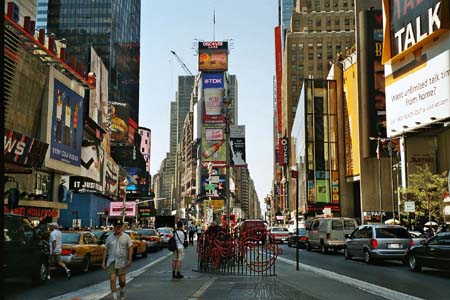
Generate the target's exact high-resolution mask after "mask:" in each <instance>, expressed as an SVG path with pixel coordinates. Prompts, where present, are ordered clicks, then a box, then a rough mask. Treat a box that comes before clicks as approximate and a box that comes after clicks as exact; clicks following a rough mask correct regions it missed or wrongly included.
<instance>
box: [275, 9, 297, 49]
mask: <svg viewBox="0 0 450 300" xmlns="http://www.w3.org/2000/svg"><path fill="white" fill-rule="evenodd" d="M295 1H296V0H278V3H279V4H278V5H279V7H280V23H281V35H282V36H281V41H282V47H283V48H282V49H284V46H285V42H286V34H287V31H288V30H289V28H290V27H291V18H292V12H293V10H294V8H295Z"/></svg>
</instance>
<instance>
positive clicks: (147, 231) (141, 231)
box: [137, 229, 155, 235]
mask: <svg viewBox="0 0 450 300" xmlns="http://www.w3.org/2000/svg"><path fill="white" fill-rule="evenodd" d="M137 232H138V233H139V234H142V235H155V231H154V230H153V229H144V230H138V231H137Z"/></svg>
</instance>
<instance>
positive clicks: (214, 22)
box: [213, 10, 216, 25]
mask: <svg viewBox="0 0 450 300" xmlns="http://www.w3.org/2000/svg"><path fill="white" fill-rule="evenodd" d="M213 24H214V25H215V24H216V10H214V14H213Z"/></svg>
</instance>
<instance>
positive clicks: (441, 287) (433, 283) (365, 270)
mask: <svg viewBox="0 0 450 300" xmlns="http://www.w3.org/2000/svg"><path fill="white" fill-rule="evenodd" d="M280 247H281V248H282V249H283V255H282V257H283V258H287V259H289V260H293V261H295V260H296V253H295V250H296V249H295V248H289V247H288V246H287V245H286V244H283V245H280ZM299 262H300V263H301V264H305V265H310V266H313V267H317V268H321V269H325V270H328V271H332V272H334V273H337V274H342V275H345V276H347V277H351V278H355V279H358V280H361V281H365V282H368V283H371V284H375V285H378V286H382V287H385V288H388V289H391V290H394V291H398V292H401V293H404V294H408V295H411V296H415V297H418V298H422V299H430V300H434V299H436V300H442V299H448V298H449V295H450V284H449V283H450V281H449V279H450V270H449V271H448V272H445V271H440V270H434V269H428V268H423V270H422V272H420V273H414V272H411V271H409V268H408V267H407V266H404V265H403V264H402V263H401V262H399V261H384V262H378V263H377V264H376V265H367V264H365V263H364V262H363V261H357V260H345V258H344V255H343V252H337V253H332V252H331V254H322V253H320V251H314V250H313V251H311V252H308V251H306V250H304V249H299Z"/></svg>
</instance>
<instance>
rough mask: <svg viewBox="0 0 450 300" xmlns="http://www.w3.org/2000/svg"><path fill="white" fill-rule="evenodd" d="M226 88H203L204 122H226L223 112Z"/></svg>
mask: <svg viewBox="0 0 450 300" xmlns="http://www.w3.org/2000/svg"><path fill="white" fill-rule="evenodd" d="M223 96H224V89H204V90H203V123H205V124H218V123H224V115H223V113H222V107H223Z"/></svg>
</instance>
